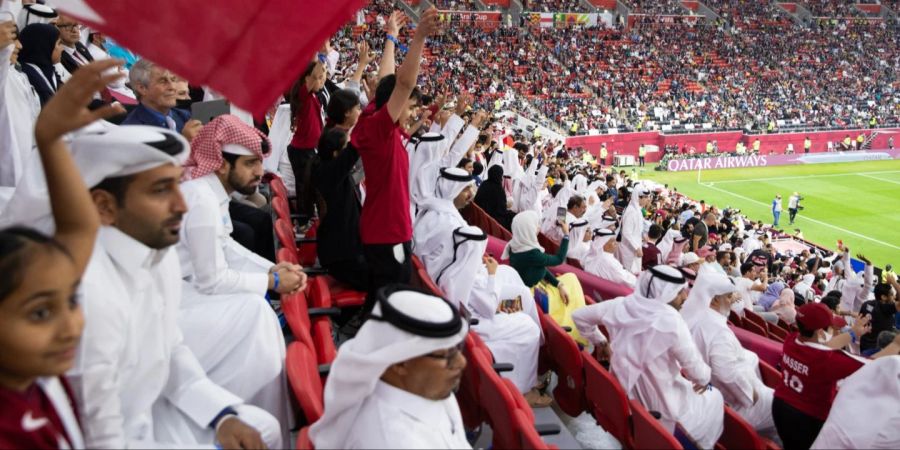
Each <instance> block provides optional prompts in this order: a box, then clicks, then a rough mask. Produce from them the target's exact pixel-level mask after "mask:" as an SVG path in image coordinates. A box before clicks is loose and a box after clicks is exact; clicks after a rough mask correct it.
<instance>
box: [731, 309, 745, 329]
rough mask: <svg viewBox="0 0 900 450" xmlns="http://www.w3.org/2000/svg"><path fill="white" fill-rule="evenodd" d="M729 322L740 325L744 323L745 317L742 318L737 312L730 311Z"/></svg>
mask: <svg viewBox="0 0 900 450" xmlns="http://www.w3.org/2000/svg"><path fill="white" fill-rule="evenodd" d="M728 323H730V324H732V325H734V326H736V327H739V326H741V324H742V323H744V319H742V318H741V316H739V315H738V314H737V313H736V312H734V311H731V312H729V313H728Z"/></svg>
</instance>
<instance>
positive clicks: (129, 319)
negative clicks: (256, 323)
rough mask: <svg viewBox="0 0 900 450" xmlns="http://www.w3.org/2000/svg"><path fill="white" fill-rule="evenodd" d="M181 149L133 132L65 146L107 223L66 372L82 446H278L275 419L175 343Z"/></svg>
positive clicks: (86, 280)
mask: <svg viewBox="0 0 900 450" xmlns="http://www.w3.org/2000/svg"><path fill="white" fill-rule="evenodd" d="M160 142H169V143H170V144H171V145H170V146H169V147H167V148H166V149H165V150H161V149H159V148H158V147H156V146H154V144H158V143H160ZM188 148H189V147H188V143H187V142H186V141H185V140H184V139H183V138H182V137H181V135H179V134H176V133H172V132H170V131H168V130H163V129H160V128H155V127H154V128H151V127H142V126H134V127H129V128H128V129H127V131H126V129H125V128H119V129H116V130H114V131H112V132H108V133H106V134H102V135H94V136H84V137H79V138H77V139H76V140H75V141H74V142H73V143H72V149H73V156H74V158H75V160H76V164H78V166H79V168H80V170H81V172H82V175H83V177H84V178H85V182H86V184H87V185H88V186H93V188H92V189H91V195H92V197H93V199H94V204H95V205H96V206H97V209H98V212H99V213H100V217H101V220H102V222H103V223H104V224H105V226H104V227H102V228H101V229H100V233H99V235H98V238H97V244H96V247H95V250H94V253H93V256H92V257H91V262H90V265H89V266H88V269H87V271H86V272H85V274H84V277H83V278H82V281H81V288H80V297H81V298H82V299H83V301H82V302H83V303H82V307H83V309H84V314H85V317H86V320H85V324H86V328H85V330H84V334H83V336H82V341H81V344H80V347H79V349H78V355H77V360H76V365H75V367H74V368H73V370H72V371H71V372H70V374H69V380H70V381H71V382H72V387H73V391H74V393H75V395H76V398H78V401H79V409H80V412H81V414H80V419H81V425H82V427H83V429H84V436H85V444H86V446H87V447H88V448H127V447H130V448H150V447H166V446H168V447H173V448H174V447H181V448H184V447H186V446H196V445H207V446H211V445H213V443H214V442H215V443H218V444H220V445H228V446H231V445H234V444H235V440H234V437H235V436H236V433H241V432H250V433H251V434H252V435H254V436H255V440H252V441H243V442H241V444H243V445H248V446H252V445H260V444H261V443H262V442H265V444H266V445H268V446H269V448H279V447H280V446H281V445H282V444H283V441H282V436H281V430H280V426H279V423H278V421H277V420H276V419H275V418H274V417H273V416H272V415H271V414H269V413H266V412H265V411H263V410H261V409H259V408H256V407H253V406H249V405H246V404H244V400H243V399H241V398H240V397H238V396H236V395H235V394H234V393H232V392H229V391H228V390H226V389H224V388H223V387H221V386H219V385H218V384H216V383H215V382H213V381H212V380H210V379H209V378H208V377H207V374H206V372H205V371H204V370H203V368H202V367H201V366H200V363H199V362H198V361H197V358H196V357H195V356H194V353H193V352H192V351H191V350H190V349H189V348H187V346H186V345H185V344H184V342H183V340H182V332H181V329H180V327H179V325H178V311H179V304H180V303H181V270H180V268H179V263H178V255H177V254H176V253H175V251H174V249H172V246H173V245H174V244H175V243H176V242H177V241H178V229H179V227H180V223H181V217H182V215H183V214H184V212H185V211H186V209H187V208H186V205H185V203H184V200H183V199H182V197H181V193H180V191H179V189H178V183H179V181H180V178H179V177H180V175H181V168H180V164H181V162H182V161H183V160H184V158H185V157H186V156H187V149H188ZM158 191H159V192H162V194H159V193H157V192H158ZM236 370H239V371H248V370H250V368H249V367H244V368H242V369H236ZM229 417H230V418H229ZM260 437H261V438H262V439H261V440H260Z"/></svg>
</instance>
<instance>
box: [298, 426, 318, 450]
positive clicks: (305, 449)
mask: <svg viewBox="0 0 900 450" xmlns="http://www.w3.org/2000/svg"><path fill="white" fill-rule="evenodd" d="M297 450H315V447H313V443H312V441H310V440H309V427H303V428H302V429H301V430H300V434H299V435H298V436H297Z"/></svg>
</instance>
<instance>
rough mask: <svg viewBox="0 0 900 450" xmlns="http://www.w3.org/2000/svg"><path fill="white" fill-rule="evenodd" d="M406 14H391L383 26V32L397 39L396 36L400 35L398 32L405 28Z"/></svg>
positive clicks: (397, 12) (395, 12) (396, 12)
mask: <svg viewBox="0 0 900 450" xmlns="http://www.w3.org/2000/svg"><path fill="white" fill-rule="evenodd" d="M407 20H408V19H407V17H406V14H403V12H402V11H394V12H392V13H391V17H389V18H388V20H387V23H385V24H384V32H385V33H387V34H389V35H391V36H394V37H398V36H397V34H398V33H400V30H402V29H403V27H404V26H406V21H407Z"/></svg>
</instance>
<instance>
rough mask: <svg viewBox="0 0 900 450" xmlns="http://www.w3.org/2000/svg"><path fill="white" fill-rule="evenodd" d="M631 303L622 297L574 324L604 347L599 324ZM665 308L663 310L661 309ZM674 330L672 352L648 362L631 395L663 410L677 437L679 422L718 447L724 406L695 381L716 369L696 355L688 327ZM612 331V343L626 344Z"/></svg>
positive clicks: (703, 443)
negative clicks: (697, 388)
mask: <svg viewBox="0 0 900 450" xmlns="http://www.w3.org/2000/svg"><path fill="white" fill-rule="evenodd" d="M632 300H633V299H628V298H625V297H619V298H616V299H613V300H607V301H605V302H600V303H597V304H595V305H591V306H588V307H584V308H581V309H579V310H578V311H577V313H576V314H573V315H572V320H573V321H574V322H575V326H576V327H577V328H578V332H579V333H580V334H581V335H582V336H584V337H585V338H586V339H588V340H590V341H591V342H592V343H594V344H597V343H598V342H605V341H606V338H605V337H604V336H603V334H601V333H600V331H599V330H598V329H597V327H596V326H595V325H596V324H603V323H604V321H603V316H604V315H605V314H609V312H610V311H612V310H613V309H614V308H616V306H617V302H622V301H632ZM666 307H667V306H666V305H662V304H661V305H660V308H666ZM673 325H674V330H673V331H674V333H675V334H676V337H675V338H674V339H673V340H672V342H671V348H669V349H668V351H665V352H663V353H661V354H660V356H659V357H658V358H656V359H654V360H651V361H647V363H646V367H644V370H643V372H642V373H641V375H640V376H639V377H638V378H637V382H636V383H635V385H634V388H633V389H632V391H631V392H627V393H626V394H627V395H628V396H629V397H631V398H635V399H638V400H639V401H640V402H641V404H643V405H644V406H645V407H646V408H647V409H648V410H650V411H658V412H659V413H660V415H661V418H660V422H661V423H662V424H663V426H665V427H666V429H668V430H669V431H670V432H674V430H675V424H676V422H677V423H680V424H681V426H682V427H683V428H684V430H685V431H686V432H687V433H688V434H689V435H690V436H691V438H693V439H694V441H695V442H696V443H697V444H698V445H699V446H700V448H713V446H714V445H715V443H716V441H718V439H719V436H720V435H721V434H722V431H723V430H724V415H725V410H724V406H725V402H724V400H723V399H722V394H721V393H720V392H719V391H718V390H716V389H712V388H710V389H708V390H706V391H703V393H702V394H698V393H696V392H695V391H694V387H693V385H692V382H693V383H696V384H698V385H701V386H702V385H706V384H707V383H709V380H710V375H711V370H710V368H709V366H707V365H706V363H704V362H703V358H702V356H701V355H700V352H699V351H697V346H696V345H694V341H693V339H692V338H691V333H690V331H689V330H688V327H687V325H686V324H685V323H684V322H683V321H678V322H675V323H674V324H673ZM607 330H608V331H609V333H610V339H612V340H615V339H617V337H618V338H626V339H627V337H623V336H617V335H618V334H619V332H620V331H621V330H616V329H614V328H612V327H609V326H607ZM682 370H683V371H684V376H682ZM685 377H687V378H685ZM688 380H690V381H688Z"/></svg>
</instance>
